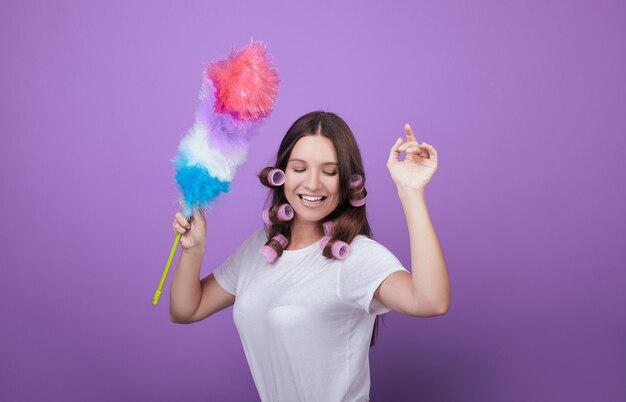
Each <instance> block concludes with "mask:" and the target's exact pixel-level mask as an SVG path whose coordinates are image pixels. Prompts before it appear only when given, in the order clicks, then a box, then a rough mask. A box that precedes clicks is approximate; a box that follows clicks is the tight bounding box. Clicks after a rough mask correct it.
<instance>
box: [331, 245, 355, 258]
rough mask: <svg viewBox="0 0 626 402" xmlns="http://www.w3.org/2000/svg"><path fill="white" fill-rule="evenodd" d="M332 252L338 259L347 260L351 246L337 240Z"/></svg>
mask: <svg viewBox="0 0 626 402" xmlns="http://www.w3.org/2000/svg"><path fill="white" fill-rule="evenodd" d="M331 252H332V253H333V256H334V257H335V258H336V259H338V260H345V259H346V257H347V256H348V253H349V252H350V246H349V245H348V243H346V242H344V241H341V240H337V241H335V242H334V243H333V246H332V248H331Z"/></svg>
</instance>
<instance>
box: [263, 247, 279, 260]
mask: <svg viewBox="0 0 626 402" xmlns="http://www.w3.org/2000/svg"><path fill="white" fill-rule="evenodd" d="M259 253H261V254H262V255H263V256H264V257H265V259H267V262H269V263H270V264H271V263H272V262H274V261H276V257H278V254H276V251H275V250H274V249H273V248H271V247H270V246H268V245H265V246H263V247H261V250H259Z"/></svg>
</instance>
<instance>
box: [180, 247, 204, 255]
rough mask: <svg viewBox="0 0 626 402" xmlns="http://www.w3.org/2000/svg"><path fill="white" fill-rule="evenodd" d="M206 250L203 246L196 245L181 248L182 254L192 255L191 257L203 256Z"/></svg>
mask: <svg viewBox="0 0 626 402" xmlns="http://www.w3.org/2000/svg"><path fill="white" fill-rule="evenodd" d="M205 251H206V249H205V247H204V245H197V246H193V247H187V248H185V247H183V254H186V255H193V256H204V253H205Z"/></svg>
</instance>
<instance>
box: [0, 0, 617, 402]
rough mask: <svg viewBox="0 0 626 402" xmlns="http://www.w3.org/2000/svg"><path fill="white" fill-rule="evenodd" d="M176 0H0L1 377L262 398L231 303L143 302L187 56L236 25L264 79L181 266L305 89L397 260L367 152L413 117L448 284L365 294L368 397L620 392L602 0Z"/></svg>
mask: <svg viewBox="0 0 626 402" xmlns="http://www.w3.org/2000/svg"><path fill="white" fill-rule="evenodd" d="M173 3H174V2H162V3H159V4H156V3H155V2H152V1H138V2H132V4H129V2H122V1H106V2H105V1H101V2H81V1H76V2H68V1H62V2H61V1H57V2H44V1H40V2H29V1H20V2H3V5H2V13H1V14H0V50H1V58H2V61H1V62H0V68H1V80H0V85H1V95H0V102H1V103H0V112H1V115H0V117H1V118H0V133H1V143H0V158H1V159H0V160H1V166H0V167H1V176H0V177H1V180H2V182H1V184H2V185H1V189H2V197H0V206H1V207H2V211H3V212H4V218H3V219H2V222H3V224H2V226H3V229H4V230H3V231H2V233H1V234H0V244H1V247H2V260H1V261H2V262H1V265H2V269H1V274H2V278H1V281H0V283H1V285H0V286H1V292H0V306H1V308H2V316H1V321H2V324H1V331H0V336H1V337H2V342H1V343H0V345H1V346H0V400H3V401H33V400H54V401H56V400H64V401H66V400H81V401H112V400H116V401H143V400H145V401H200V400H204V401H208V400H217V401H243V400H256V399H258V397H257V395H256V391H255V388H254V384H253V382H252V377H251V375H250V373H249V369H248V366H247V363H246V361H245V356H244V353H243V349H242V346H241V344H240V341H239V337H238V334H237V331H236V328H235V326H234V324H233V321H232V308H229V309H227V310H225V311H222V312H220V313H218V314H216V315H215V316H213V317H211V318H209V319H208V320H205V321H202V322H200V323H197V324H194V325H189V326H184V325H175V324H172V323H170V322H169V317H168V303H169V281H170V280H171V275H172V272H170V276H169V278H168V285H167V286H166V288H165V292H164V295H163V298H162V299H161V303H160V304H159V305H158V306H156V307H155V306H153V305H152V295H153V293H154V290H155V288H156V285H157V284H158V280H159V278H160V275H161V272H162V270H163V266H164V264H165V260H166V258H167V253H168V251H169V248H170V246H171V242H172V240H173V237H174V236H173V232H172V230H171V222H172V219H173V216H174V213H175V212H176V211H177V204H176V200H177V192H176V189H175V185H174V181H173V169H172V166H171V164H170V160H171V159H172V158H173V157H174V156H175V154H176V147H177V145H178V142H179V141H180V139H181V137H182V136H183V135H184V134H185V132H186V130H187V129H188V128H189V127H190V126H191V124H192V122H193V111H194V108H195V106H196V104H197V102H198V101H197V95H198V91H199V88H200V83H201V70H202V67H203V65H204V63H205V62H207V61H209V60H214V59H218V58H222V57H224V56H225V55H226V54H227V53H228V52H229V51H230V49H231V47H232V46H236V47H237V48H241V47H242V46H244V45H246V44H247V43H248V42H249V40H250V39H251V38H254V39H259V40H263V41H265V42H266V43H267V44H268V48H269V52H270V54H271V55H272V57H273V58H274V61H275V63H276V64H277V66H278V67H279V71H280V75H281V79H282V84H281V85H282V86H281V89H280V92H279V98H278V101H277V104H276V109H275V112H274V115H273V116H272V118H271V119H270V120H269V121H268V122H267V123H266V125H265V126H264V128H263V129H262V131H261V133H260V135H259V136H258V137H257V138H256V139H255V141H254V142H253V144H252V147H251V149H250V154H249V159H248V162H247V163H246V164H245V165H244V166H243V167H242V168H241V169H240V171H239V172H238V175H237V177H236V179H235V181H234V183H233V190H232V192H231V193H230V194H228V195H227V196H226V197H224V198H223V200H222V203H221V204H220V205H219V206H218V208H217V209H216V210H215V211H214V213H212V214H211V215H210V216H209V217H208V224H209V234H208V243H209V246H208V254H207V256H206V258H205V261H204V264H203V268H202V276H204V275H206V274H208V273H210V272H211V270H212V269H213V268H214V267H215V266H217V264H219V263H221V262H222V261H223V260H224V259H225V258H226V257H227V256H228V255H229V254H230V253H231V252H232V251H233V250H234V249H235V247H236V246H237V245H238V244H239V243H240V242H241V241H242V240H243V239H244V238H245V237H246V236H247V235H248V234H249V233H250V232H251V231H252V230H254V229H256V228H258V227H260V225H261V207H262V203H263V200H264V199H265V195H266V192H265V190H264V188H263V187H262V186H261V185H260V184H259V183H258V181H257V179H256V178H255V173H256V172H257V171H259V170H260V169H261V168H262V167H264V166H266V165H268V164H269V163H270V162H271V160H272V157H273V156H274V154H275V152H276V149H277V147H278V144H279V141H280V139H281V138H282V136H283V134H284V133H285V131H286V129H287V128H288V127H289V125H290V124H291V123H292V122H293V121H294V120H295V119H296V118H297V117H299V116H300V115H302V114H304V113H306V112H309V111H311V110H316V109H325V110H329V111H334V112H337V113H339V114H340V115H341V116H343V117H344V118H345V119H346V121H347V122H348V124H350V126H351V127H352V129H353V131H354V132H355V134H356V136H357V140H358V142H359V144H360V146H361V152H362V154H363V158H364V162H365V167H366V170H367V173H368V191H369V196H368V210H369V218H370V222H371V223H372V226H373V229H374V234H375V237H376V239H377V240H378V241H379V242H381V243H382V244H384V245H385V246H387V247H388V248H389V249H390V250H392V251H393V252H394V253H395V254H396V255H397V256H398V257H399V258H400V260H401V261H402V262H403V263H404V264H406V266H407V267H409V266H410V255H409V248H408V245H409V243H408V235H407V229H406V223H405V220H404V215H403V213H402V209H401V205H400V202H399V200H398V198H397V195H396V192H395V187H394V185H393V182H392V180H391V178H390V176H389V174H388V172H387V170H386V167H385V163H386V160H387V156H388V152H389V148H390V147H391V145H392V144H393V142H394V140H395V138H397V136H399V135H402V133H403V132H402V125H403V124H404V123H405V122H409V123H411V124H412V125H413V127H414V129H415V131H416V134H417V137H418V140H419V141H426V142H428V143H431V144H433V145H434V146H435V147H436V148H437V149H438V151H439V155H440V162H439V169H438V171H437V174H436V175H435V176H434V178H433V180H432V181H431V183H430V185H429V187H428V190H427V201H428V207H429V211H430V214H431V218H432V220H433V222H434V224H435V228H436V230H437V233H438V236H439V239H440V241H441V243H442V246H443V249H444V253H445V256H446V261H447V264H448V268H449V271H450V276H451V282H452V305H451V308H450V311H449V312H448V314H447V315H445V316H442V317H437V318H432V319H418V318H412V317H408V316H402V315H399V314H396V313H390V314H387V315H386V320H385V322H386V325H383V326H381V329H380V335H379V343H378V344H377V346H376V347H374V348H373V349H372V351H371V370H372V390H371V396H372V399H373V400H376V401H414V400H419V401H481V402H484V401H592V400H594V401H623V400H625V399H626V381H625V379H626V314H625V312H624V306H626V292H625V290H624V288H625V287H624V285H625V284H626V273H625V270H624V267H625V264H624V261H625V260H626V251H625V249H626V247H625V244H626V242H625V240H626V235H625V234H624V227H625V224H626V219H625V218H626V213H625V209H624V201H625V198H626V197H625V192H626V180H625V178H624V173H625V172H626V169H625V167H626V163H625V161H624V156H623V152H624V151H623V149H624V147H625V146H626V140H625V139H624V134H625V129H626V117H625V113H624V112H625V111H626V91H625V89H626V80H625V79H624V72H625V71H626V54H625V53H626V51H625V49H626V48H625V47H624V43H625V39H626V35H625V34H626V24H624V20H625V18H626V7H625V6H624V3H623V2H619V1H613V2H611V1H588V2H579V1H577V2H573V1H541V2H539V1H536V2H518V3H510V2H503V1H481V2H478V1H474V2H460V1H459V2H456V1H455V2H448V1H446V2H434V1H428V2H423V1H420V2H408V1H406V2H397V3H394V4H392V5H383V2H380V1H376V2H375V1H370V2H356V1H353V2H343V1H327V2H321V1H316V2H306V3H301V4H298V5H295V4H293V2H287V1H285V2H271V3H268V2H249V3H242V2H235V1H229V2H226V1H223V2H219V3H215V2H209V1H187V2H177V4H176V5H174V4H173ZM261 3H263V4H261ZM399 3H401V4H399ZM620 205H621V207H620Z"/></svg>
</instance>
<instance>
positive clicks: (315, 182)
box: [304, 169, 320, 193]
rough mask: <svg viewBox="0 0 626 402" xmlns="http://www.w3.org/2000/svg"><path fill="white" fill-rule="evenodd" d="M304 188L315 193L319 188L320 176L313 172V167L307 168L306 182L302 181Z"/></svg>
mask: <svg viewBox="0 0 626 402" xmlns="http://www.w3.org/2000/svg"><path fill="white" fill-rule="evenodd" d="M304 188H306V189H307V190H308V191H311V192H312V193H315V192H317V191H318V190H319V188H320V178H319V175H318V173H317V172H314V171H313V169H309V171H308V174H307V177H306V182H305V183H304Z"/></svg>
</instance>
